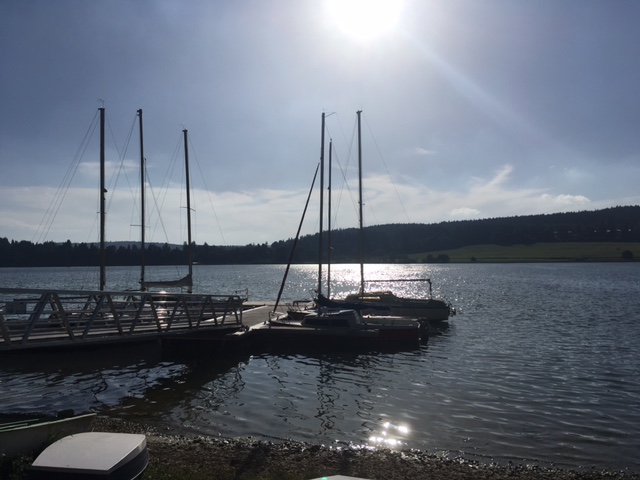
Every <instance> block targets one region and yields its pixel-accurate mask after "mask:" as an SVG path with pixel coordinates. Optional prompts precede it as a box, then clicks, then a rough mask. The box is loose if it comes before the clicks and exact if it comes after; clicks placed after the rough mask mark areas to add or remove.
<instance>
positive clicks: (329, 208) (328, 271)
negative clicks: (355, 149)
mask: <svg viewBox="0 0 640 480" xmlns="http://www.w3.org/2000/svg"><path fill="white" fill-rule="evenodd" d="M332 152H333V140H331V139H329V186H328V187H327V192H328V194H329V204H328V211H327V244H328V250H327V298H331V165H332V163H331V153H332Z"/></svg>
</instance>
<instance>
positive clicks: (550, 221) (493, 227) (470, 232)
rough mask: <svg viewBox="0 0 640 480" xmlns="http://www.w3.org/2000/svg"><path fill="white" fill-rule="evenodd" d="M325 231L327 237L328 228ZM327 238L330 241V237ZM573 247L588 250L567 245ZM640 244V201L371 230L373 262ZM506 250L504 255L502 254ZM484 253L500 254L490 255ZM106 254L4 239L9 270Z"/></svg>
mask: <svg viewBox="0 0 640 480" xmlns="http://www.w3.org/2000/svg"><path fill="white" fill-rule="evenodd" d="M324 235H325V238H326V235H327V234H326V232H325V234H324ZM319 238H320V237H319V235H318V234H315V235H307V236H304V237H301V238H300V239H299V241H298V244H297V246H296V251H295V255H294V257H293V261H294V263H317V262H318V250H319ZM293 243H294V239H291V238H290V239H288V240H281V241H278V242H274V243H272V244H271V245H268V244H266V243H265V244H259V245H256V244H249V245H245V246H215V245H206V244H205V245H195V246H194V261H196V262H198V263H200V264H230V265H233V264H265V263H275V264H282V263H286V262H287V261H288V259H289V256H290V253H291V249H292V246H293ZM323 243H324V245H327V241H326V239H325V240H324V242H323ZM331 243H332V250H331V252H332V262H335V263H347V262H348V263H354V262H359V261H360V234H359V230H358V229H357V228H348V229H340V230H336V231H333V232H331ZM603 243H606V244H612V245H613V244H614V243H615V244H616V246H615V247H614V248H613V249H611V248H609V249H608V250H607V249H605V250H606V251H607V252H608V253H606V254H598V255H596V254H589V253H588V252H593V251H594V250H593V248H595V247H593V245H595V244H603ZM570 244H575V245H582V246H583V247H582V248H580V249H577V247H571V248H567V245H570ZM587 244H592V245H591V250H588V249H587ZM636 244H637V245H638V247H639V248H638V249H637V250H640V206H625V207H614V208H607V209H603V210H596V211H583V212H571V213H554V214H548V215H528V216H517V217H504V218H490V219H483V220H461V221H452V222H441V223H435V224H388V225H376V226H371V227H366V228H365V229H364V252H365V253H364V258H365V261H366V262H389V263H393V262H416V261H418V262H423V261H427V262H431V261H433V262H444V261H481V259H484V260H485V261H519V260H518V259H521V260H522V259H523V258H524V257H526V258H527V259H528V260H525V261H542V260H544V259H545V258H550V257H552V259H556V260H558V259H565V260H566V261H573V260H582V261H585V260H603V259H606V260H612V259H615V258H616V252H618V250H616V248H617V249H622V250H620V251H619V259H620V260H631V259H634V258H635V255H637V256H640V251H636V252H634V251H633V250H634V248H635V246H636ZM533 245H538V246H539V247H538V249H537V253H535V254H533V253H532V252H533V249H531V248H529V249H525V250H520V253H517V252H516V249H514V248H510V249H509V251H510V253H508V254H507V253H504V252H505V251H506V250H504V249H506V248H507V247H515V246H533ZM542 245H544V248H542V247H541V246H542ZM481 246H485V247H482V248H481ZM469 247H473V248H469ZM465 248H466V250H463V249H465ZM500 248H501V249H503V251H502V253H496V252H498V250H499V249H500ZM578 250H580V251H578ZM563 251H564V253H563ZM567 251H569V253H566V252H567ZM598 251H600V250H598ZM454 252H455V253H454ZM473 252H478V253H477V254H474V253H473ZM479 252H485V254H486V252H492V253H490V254H486V255H484V254H483V255H484V256H483V255H481V254H480V253H479ZM544 252H547V253H546V254H545V253H544ZM552 252H553V253H552ZM585 252H586V253H585ZM611 252H613V253H611ZM634 254H635V255H634ZM479 255H480V258H479ZM523 255H524V257H523ZM545 255H547V257H545ZM602 255H605V256H604V257H603V256H602ZM106 257H107V264H108V265H137V264H139V261H140V260H139V259H140V249H139V247H138V246H137V245H136V244H133V243H130V242H121V243H118V244H109V246H108V248H107V252H106ZM473 257H475V260H473ZM99 258H100V255H99V247H98V246H97V245H96V244H86V243H80V244H72V243H71V242H70V241H67V242H65V243H62V244H57V243H54V242H45V243H42V244H32V243H31V242H27V241H20V242H17V241H13V240H12V241H10V240H8V239H6V238H0V266H1V267H26V266H90V265H98V262H99ZM145 259H146V263H147V264H149V265H179V264H186V252H185V250H184V246H175V245H169V244H164V245H160V244H151V245H148V246H147V248H146V251H145ZM500 259H501V260H500ZM323 260H324V261H326V258H324V259H323Z"/></svg>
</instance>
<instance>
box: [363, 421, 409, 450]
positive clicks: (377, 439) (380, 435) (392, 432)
mask: <svg viewBox="0 0 640 480" xmlns="http://www.w3.org/2000/svg"><path fill="white" fill-rule="evenodd" d="M408 436H409V427H408V426H406V425H395V424H393V423H391V422H389V421H387V422H384V423H383V424H382V425H380V430H378V431H376V432H374V434H373V435H371V436H370V437H369V445H371V446H374V447H385V448H396V447H403V446H405V445H406V444H407V437H408Z"/></svg>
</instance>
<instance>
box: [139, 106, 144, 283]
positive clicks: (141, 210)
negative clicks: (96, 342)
mask: <svg viewBox="0 0 640 480" xmlns="http://www.w3.org/2000/svg"><path fill="white" fill-rule="evenodd" d="M138 118H139V120H138V125H139V127H140V230H141V233H140V289H141V290H143V291H144V290H146V287H145V285H144V249H145V236H144V231H145V228H144V227H145V210H144V207H145V205H144V204H145V198H144V197H145V184H144V180H145V175H144V170H145V165H144V163H145V162H144V139H143V135H142V109H139V110H138Z"/></svg>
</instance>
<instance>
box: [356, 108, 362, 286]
mask: <svg viewBox="0 0 640 480" xmlns="http://www.w3.org/2000/svg"><path fill="white" fill-rule="evenodd" d="M356 113H357V115H358V198H359V202H358V204H359V206H360V294H363V293H364V230H363V228H364V227H363V221H362V135H361V129H360V114H361V113H362V110H358V111H357V112H356Z"/></svg>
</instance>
